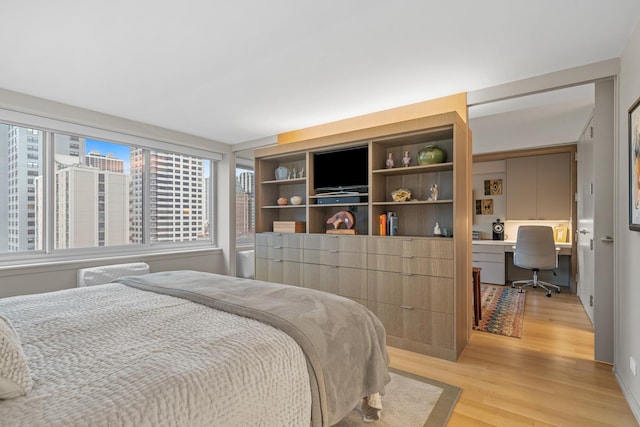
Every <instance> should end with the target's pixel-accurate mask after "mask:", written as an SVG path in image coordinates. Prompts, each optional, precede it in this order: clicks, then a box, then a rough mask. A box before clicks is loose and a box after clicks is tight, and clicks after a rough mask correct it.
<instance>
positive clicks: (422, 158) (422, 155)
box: [416, 145, 447, 165]
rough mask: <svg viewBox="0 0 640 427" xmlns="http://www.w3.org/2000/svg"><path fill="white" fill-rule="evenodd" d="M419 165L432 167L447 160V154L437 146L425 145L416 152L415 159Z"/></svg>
mask: <svg viewBox="0 0 640 427" xmlns="http://www.w3.org/2000/svg"><path fill="white" fill-rule="evenodd" d="M416 160H417V161H418V164H419V165H432V164H436V163H443V162H444V161H446V160H447V153H446V152H445V151H444V150H443V149H442V148H440V147H438V146H437V145H427V146H426V147H424V148H422V149H421V150H420V151H418V157H417V159H416Z"/></svg>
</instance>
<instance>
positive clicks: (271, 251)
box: [256, 246, 302, 262]
mask: <svg viewBox="0 0 640 427" xmlns="http://www.w3.org/2000/svg"><path fill="white" fill-rule="evenodd" d="M256 258H266V259H277V260H282V261H298V262H302V249H298V248H284V247H280V246H277V247H273V246H256Z"/></svg>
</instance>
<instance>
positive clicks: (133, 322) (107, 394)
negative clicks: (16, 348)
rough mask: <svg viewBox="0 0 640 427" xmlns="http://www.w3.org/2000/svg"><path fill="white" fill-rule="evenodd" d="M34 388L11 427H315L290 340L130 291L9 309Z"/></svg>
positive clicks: (8, 410)
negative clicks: (310, 426) (260, 426)
mask: <svg viewBox="0 0 640 427" xmlns="http://www.w3.org/2000/svg"><path fill="white" fill-rule="evenodd" d="M0 314H2V315H4V316H6V317H7V318H9V319H10V320H11V322H12V324H13V326H14V328H15V330H16V332H17V334H18V336H19V337H20V339H21V341H22V346H23V350H24V352H25V354H26V356H27V359H28V363H29V368H30V370H31V374H32V377H33V379H34V387H33V389H32V390H31V392H30V393H28V394H27V395H26V396H24V397H19V398H15V399H11V400H4V401H0V425H7V426H116V425H117V426H128V425H129V426H186V425H189V426H205V425H206V426H212V425H219V426H222V425H224V426H249V425H252V426H259V425H263V426H275V425H300V426H308V425H309V424H310V418H311V409H310V408H311V393H310V388H309V375H308V371H307V365H306V360H305V356H304V354H303V352H302V350H301V348H300V347H299V346H298V345H297V344H296V342H295V341H294V340H293V339H292V338H291V337H289V336H288V335H287V334H285V333H284V332H282V331H280V330H278V329H276V328H274V327H272V326H269V325H267V324H264V323H262V322H259V321H256V320H253V319H249V318H247V317H243V316H238V315H234V314H230V313H226V312H224V311H220V310H215V309H211V308H209V307H206V306H204V305H201V304H196V303H193V302H190V301H187V300H184V299H182V298H176V297H172V296H167V295H160V294H156V293H150V292H146V291H142V290H138V289H134V288H131V287H128V286H126V285H122V284H106V285H100V286H91V287H85V288H75V289H69V290H64V291H59V292H52V293H47V294H38V295H26V296H19V297H11V298H5V299H0Z"/></svg>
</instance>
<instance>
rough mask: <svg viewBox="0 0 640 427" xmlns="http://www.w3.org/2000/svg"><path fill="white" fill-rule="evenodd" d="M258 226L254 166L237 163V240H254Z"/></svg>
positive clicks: (246, 241)
mask: <svg viewBox="0 0 640 427" xmlns="http://www.w3.org/2000/svg"><path fill="white" fill-rule="evenodd" d="M255 228H256V216H255V176H254V172H253V168H250V167H248V166H240V165H236V241H237V242H239V243H241V244H242V243H248V242H253V239H254V235H255Z"/></svg>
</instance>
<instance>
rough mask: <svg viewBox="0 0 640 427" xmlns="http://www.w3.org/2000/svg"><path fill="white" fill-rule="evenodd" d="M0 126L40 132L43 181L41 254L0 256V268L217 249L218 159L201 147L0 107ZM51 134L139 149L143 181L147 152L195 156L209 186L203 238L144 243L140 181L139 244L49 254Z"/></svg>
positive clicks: (147, 207) (146, 190) (146, 235)
mask: <svg viewBox="0 0 640 427" xmlns="http://www.w3.org/2000/svg"><path fill="white" fill-rule="evenodd" d="M0 123H3V124H7V125H13V126H19V127H23V128H26V129H35V130H37V131H41V132H43V137H42V151H41V156H40V159H38V162H40V163H41V165H42V179H43V193H44V194H43V209H42V211H43V215H44V218H43V221H42V224H43V228H44V233H43V235H42V240H43V242H42V249H36V250H30V251H21V252H0V269H4V268H15V267H29V266H32V265H39V264H47V263H68V262H73V261H83V260H87V259H104V258H114V257H117V258H123V257H125V258H126V257H134V256H140V255H151V254H162V253H187V252H194V251H203V250H205V251H210V250H216V249H219V248H218V246H217V236H216V235H215V230H217V227H215V224H216V222H217V217H218V215H217V210H216V208H215V206H214V199H215V187H216V183H217V180H218V177H217V169H218V168H217V162H219V161H220V160H222V154H221V153H220V152H218V151H210V150H205V149H202V148H195V147H192V146H188V145H186V144H185V145H181V144H179V143H176V142H173V141H172V142H169V141H163V140H160V139H158V140H156V139H151V138H148V137H144V136H137V135H132V134H128V133H121V132H117V131H111V130H108V129H103V128H97V127H93V126H87V125H82V124H77V123H72V122H66V121H61V120H56V119H51V118H48V117H43V116H37V115H31V114H27V113H22V112H18V111H12V110H6V109H2V108H0ZM54 133H60V134H65V135H69V136H74V137H78V138H87V139H95V140H101V141H105V142H110V143H115V144H124V145H128V146H135V147H140V148H143V153H145V154H144V155H145V160H146V161H145V163H144V165H145V166H144V168H145V172H144V173H145V175H144V176H145V177H148V176H149V161H148V159H149V154H150V152H151V151H168V152H172V153H176V154H182V155H185V156H191V157H198V158H201V159H203V160H209V162H210V168H209V175H208V176H206V174H204V175H205V176H204V178H208V179H209V180H210V182H211V183H212V184H213V185H210V188H209V197H208V204H209V238H207V239H202V240H195V241H183V242H154V243H151V242H150V238H149V232H150V227H149V216H150V192H149V189H150V180H149V179H147V178H145V179H144V180H143V185H144V195H143V223H144V224H143V233H144V235H143V243H141V244H137V243H135V244H133V243H130V244H126V245H117V246H116V245H114V246H95V247H85V248H65V249H54V241H55V239H54V238H55V236H54V234H55V229H54V227H53V224H54V215H55V197H54V194H55V149H54V144H55V142H54V139H55V138H54V137H53V135H54Z"/></svg>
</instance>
